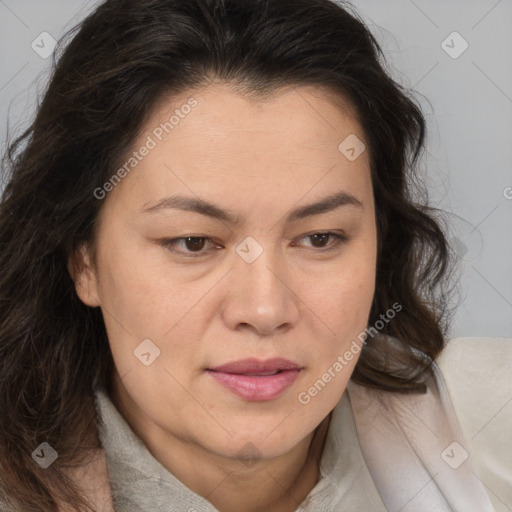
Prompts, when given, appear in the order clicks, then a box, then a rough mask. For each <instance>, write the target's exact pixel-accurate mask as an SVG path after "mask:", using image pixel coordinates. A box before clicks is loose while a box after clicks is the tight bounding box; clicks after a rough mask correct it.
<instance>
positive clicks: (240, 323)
mask: <svg viewBox="0 0 512 512" xmlns="http://www.w3.org/2000/svg"><path fill="white" fill-rule="evenodd" d="M280 257H281V258H282V256H279V255H275V254H273V253H272V252H271V251H270V249H268V250H267V249H265V250H263V252H262V253H261V255H260V256H259V257H257V258H256V259H255V260H254V261H252V262H251V263H248V262H247V261H245V260H244V259H243V258H242V257H239V256H238V255H235V258H234V267H233V268H232V270H231V272H230V283H229V286H228V292H227V296H226V298H225V302H224V307H223V313H222V314H223V318H224V322H225V323H226V325H227V326H228V327H229V328H230V329H231V330H239V331H240V330H243V329H246V330H253V331H254V332H255V333H256V334H258V335H260V336H269V335H274V334H277V333H278V332H279V333H282V332H284V331H286V330H288V329H291V328H292V327H293V326H295V325H296V323H297V321H298V318H299V308H298V303H299V302H300V301H299V298H298V297H297V295H296V294H295V293H294V291H293V284H294V280H293V278H292V276H291V273H290V272H289V271H288V272H287V271H286V270H283V268H286V265H285V264H284V263H285V262H284V261H279V258H280ZM288 268H289V266H288Z"/></svg>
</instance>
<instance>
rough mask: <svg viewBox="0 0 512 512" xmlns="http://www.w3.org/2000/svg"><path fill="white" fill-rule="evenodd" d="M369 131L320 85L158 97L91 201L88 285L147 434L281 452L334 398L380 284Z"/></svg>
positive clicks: (221, 451)
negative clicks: (93, 252)
mask: <svg viewBox="0 0 512 512" xmlns="http://www.w3.org/2000/svg"><path fill="white" fill-rule="evenodd" d="M171 116H174V117H171ZM165 123H167V124H165ZM347 137H348V139H347ZM356 137H357V139H356ZM345 139H346V140H345ZM363 141H364V134H363V132H362V129H361V127H360V125H359V124H358V122H357V121H356V119H355V117H354V115H353V112H352V110H351V108H350V106H349V105H348V104H347V105H346V109H345V110H340V109H339V108H338V107H336V106H335V105H334V104H333V103H331V102H330V101H329V99H328V97H327V96H326V95H325V96H324V94H323V92H322V89H320V88H311V87H299V88H288V89H284V90H281V91H280V92H279V93H277V94H275V95H274V96H272V98H271V99H269V100H266V101H263V102H252V101H249V100H247V99H244V97H242V96H240V95H238V94H236V93H234V92H232V91H231V90H230V89H228V87H227V86H226V84H221V83H216V84H212V85H210V86H208V87H205V88H202V89H197V90H194V91H193V92H190V93H188V94H183V95H181V96H178V97H176V96H174V97H173V98H172V101H171V100H170V99H168V101H167V102H160V103H159V105H158V106H157V108H156V109H155V110H154V112H153V114H152V116H151V118H150V119H149V121H148V122H147V124H146V125H145V126H144V129H143V130H142V131H141V134H140V136H139V138H138V139H137V141H136V142H135V143H134V145H133V148H132V151H131V152H130V154H129V155H127V157H126V161H125V162H123V163H122V164H121V166H120V167H122V166H123V165H124V164H125V163H126V165H124V172H123V171H122V170H121V171H119V172H118V173H117V175H116V177H113V179H112V180H111V182H110V183H107V185H106V186H105V187H104V189H103V190H102V191H99V190H98V191H97V192H96V193H95V194H97V196H98V197H99V199H98V200H101V201H103V202H104V204H103V206H102V211H101V216H100V223H99V229H98V233H97V236H98V238H97V266H96V268H92V267H89V269H87V267H86V268H84V269H83V270H81V271H80V274H78V278H77V279H76V287H77V292H78V294H79V296H80V297H81V299H82V300H83V301H84V302H85V303H86V304H88V305H90V306H100V307H101V310H102V312H103V316H104V320H105V324H106V328H107V333H108V337H109V341H110V347H111V350H112V354H113V358H114V362H115V370H116V371H115V374H114V376H113V377H114V379H113V382H114V390H115V392H114V395H115V397H116V400H117V402H118V404H119V405H120V407H121V406H122V407H121V408H122V410H124V412H125V416H128V417H131V419H132V420H133V422H135V423H137V424H138V425H142V426H144V429H145V430H144V432H145V435H146V436H157V437H158V436H160V438H163V437H167V438H169V439H171V438H172V439H179V440H180V441H181V442H183V443H188V444H190V445H194V446H195V447H196V448H197V447H200V448H203V449H206V450H208V451H209V452H210V453H215V454H217V455H220V456H225V457H237V456H239V455H240V454H243V455H244V456H247V452H251V453H252V454H253V455H254V454H257V456H258V457H274V456H278V455H280V454H284V453H286V452H288V451H289V450H290V449H291V448H292V447H293V446H295V445H297V444H298V443H299V442H300V441H301V440H303V439H304V438H305V437H306V436H307V435H308V434H309V433H311V432H312V430H313V429H314V428H315V427H316V426H317V425H318V424H319V423H320V422H321V421H322V419H324V418H325V417H326V415H327V414H328V413H329V412H330V411H331V410H332V409H333V408H334V407H335V405H336V403H337V402H338V400H339V399H340V397H341V395H342V394H343V392H344V390H345V388H346V385H347V382H348V380H349V378H350V375H351V373H352V371H353V369H354V366H355V364H356V361H357V359H358V355H359V350H358V347H360V346H361V342H360V341H359V340H358V338H357V336H358V335H359V334H360V333H361V332H362V331H364V329H365V327H366V326H367V322H368V318H369V311H370V307H371V303H372V298H373V294H374V286H375V269H376V247H377V246H376V226H375V211H374V203H373V193H372V185H371V179H370V168H369V154H368V151H366V150H363V146H361V144H362V142H363ZM340 144H341V146H340ZM144 148H145V149H144ZM361 151H362V152H361ZM134 152H135V153H134ZM130 158H131V160H130ZM116 171H117V170H116ZM120 178H122V179H120ZM113 184H114V185H113ZM105 192H106V193H105ZM103 196H105V197H104V198H102V197H103ZM327 199H330V201H326V200H327ZM164 200H165V202H164ZM315 205H316V206H315ZM315 233H317V234H316V236H315ZM329 233H330V235H329ZM337 236H341V237H345V238H346V240H343V239H341V238H340V239H338V238H337ZM187 237H192V238H190V239H187ZM172 239H175V241H174V242H171V240H172ZM85 261H86V262H88V263H89V265H90V260H88V255H87V254H86V253H85ZM347 351H351V352H352V354H355V355H354V356H353V357H352V358H351V359H349V358H348V357H344V354H345V353H346V352H347ZM341 361H343V362H341ZM225 365H228V366H225ZM221 367H223V368H221ZM214 369H216V370H214ZM276 372H279V373H277V374H276ZM272 374H274V375H272Z"/></svg>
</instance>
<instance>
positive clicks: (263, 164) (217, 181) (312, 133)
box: [114, 83, 369, 209]
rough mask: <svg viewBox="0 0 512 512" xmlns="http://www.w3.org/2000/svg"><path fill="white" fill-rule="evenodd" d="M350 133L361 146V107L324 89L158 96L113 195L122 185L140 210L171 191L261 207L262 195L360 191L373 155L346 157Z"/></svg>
mask: <svg viewBox="0 0 512 512" xmlns="http://www.w3.org/2000/svg"><path fill="white" fill-rule="evenodd" d="M350 137H356V138H357V140H359V141H360V142H361V144H364V134H363V132H362V129H361V126H360V125H359V123H358V121H357V117H356V115H355V110H354V109H353V108H352V106H351V105H350V104H349V103H348V102H346V101H345V100H344V99H343V98H341V97H339V96H335V95H334V94H332V93H330V92H329V91H328V90H326V89H323V88H320V87H312V86H302V87H287V88H284V89H281V90H279V91H276V92H275V93H273V94H271V95H269V96H267V97H265V98H249V97H248V96H246V95H242V94H240V93H238V92H236V91H235V90H233V87H231V86H230V85H229V84H225V83H214V84H212V85H209V86H207V87H204V88H199V89H195V90H190V91H187V92H185V93H182V94H180V95H172V96H171V95H169V96H167V97H165V96H163V97H162V98H160V99H159V101H158V102H157V103H156V104H155V106H154V108H153V110H152V112H151V115H150V116H149V117H148V119H147V121H146V122H145V123H144V125H143V127H142V129H141V131H140V134H139V136H138V137H137V139H136V140H135V141H134V143H133V144H132V147H131V148H130V151H129V152H128V153H127V154H126V155H125V157H124V163H125V164H126V162H128V161H129V159H130V158H131V159H132V160H134V159H136V160H137V162H134V161H132V162H131V163H132V164H136V165H135V166H134V167H133V168H132V169H130V172H129V173H125V174H126V177H125V178H123V180H122V181H123V182H122V183H121V184H120V185H121V186H116V190H114V195H115V194H117V195H119V194H121V190H120V189H123V190H122V195H124V196H127V195H128V196H129V197H130V198H131V201H130V202H132V203H136V204H137V205H138V207H139V209H141V208H142V207H143V206H144V205H147V204H148V201H153V200H156V199H159V198H160V197H163V196H164V195H165V194H164V192H168V193H169V195H170V194H171V193H176V192H178V191H179V192H187V193H188V194H189V195H196V196H208V197H212V196H214V197H224V198H226V197H229V193H230V192H233V193H237V194H238V195H239V196H240V195H243V196H245V197H246V198H249V197H251V201H254V200H257V199H258V197H259V199H263V197H261V192H262V191H263V190H264V191H265V192H264V193H265V194H266V197H268V198H270V196H273V197H274V199H276V200H278V198H279V197H281V198H282V197H286V196H289V197H290V198H293V197H295V198H296V199H298V198H299V197H300V196H302V195H304V193H305V192H306V191H307V190H306V188H307V189H313V188H314V187H320V188H322V190H323V192H324V193H325V192H326V191H327V192H333V187H336V188H337V189H340V188H346V187H349V188H350V187H352V188H359V189H361V188H364V187H367V186H368V185H369V181H368V180H369V158H368V154H367V153H368V152H367V151H363V152H362V153H361V155H360V156H359V157H358V158H357V159H355V160H353V161H351V160H350V159H348V158H347V157H346V155H344V154H343V153H342V151H341V149H340V145H342V143H343V141H345V140H347V138H350ZM350 140H352V139H350ZM144 147H146V148H148V147H149V148H150V149H149V150H148V149H146V150H145V151H142V150H143V148H144ZM134 152H138V153H142V152H144V154H145V156H142V157H141V155H140V154H139V155H137V156H134V155H133V153H134ZM130 155H131V156H130ZM121 165H122V163H121ZM251 192H252V195H251ZM226 194H228V196H226ZM258 194H260V196H258V197H254V196H255V195H258ZM324 195H325V194H324Z"/></svg>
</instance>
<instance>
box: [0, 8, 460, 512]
mask: <svg viewBox="0 0 512 512" xmlns="http://www.w3.org/2000/svg"><path fill="white" fill-rule="evenodd" d="M68 40H69V42H68V43H66V45H65V44H64V41H68ZM217 78H220V79H222V80H226V81H228V82H230V83H232V84H234V86H236V90H238V91H239V92H240V93H245V94H247V95H253V96H254V97H263V96H264V95H269V94H272V93H273V92H275V91H276V90H278V89H279V88H280V87H282V86H288V85H317V86H322V87H324V88H325V89H326V90H329V91H331V92H332V93H334V94H335V95H337V97H339V98H345V99H348V100H349V102H350V103H351V104H352V105H353V106H354V107H355V109H356V112H357V115H358V119H359V122H360V124H361V126H362V128H363V130H364V134H365V138H366V142H367V147H368V150H369V152H370V160H371V176H372V184H373V191H374V198H375V205H376V220H377V227H378V263H377V267H378V268H377V280H376V292H375V296H374V300H373V305H372V308H371V312H370V322H369V323H370V325H374V324H375V323H376V322H377V321H378V320H379V315H382V314H383V313H385V312H386V311H387V310H390V309H392V305H393V304H394V303H399V304H400V305H402V310H401V311H400V313H398V314H397V315H396V317H395V318H394V319H393V320H392V321H390V322H388V323H386V324H385V326H384V327H383V329H382V330H381V333H380V334H382V335H384V336H375V337H374V336H371V337H369V338H367V340H366V344H365V346H364V348H363V351H362V354H361V357H360V359H359V361H358V364H357V366H356V368H355V371H354V373H353V375H352V379H353V380H354V381H356V382H358V383H361V384H363V385H367V386H374V387H379V388H382V389H385V390H390V391H397V392H398V391H422V390H423V385H422V382H421V380H422V379H421V377H422V374H423V372H424V371H425V370H426V369H427V368H428V367H429V364H430V361H431V360H432V359H433V358H435V357H436V355H437V354H438V353H439V352H440V350H441V349H442V347H443V345H444V342H445V336H447V332H448V325H449V321H448V318H449V316H450V314H449V308H448V305H449V301H448V297H449V293H448V291H447V289H446V286H445V285H446V282H447V279H446V277H447V275H448V274H447V273H448V271H449V268H450V265H449V262H450V252H449V250H448V245H447V242H446V239H445V236H444V234H443V230H442V229H441V227H440V221H441V217H440V216H439V213H441V212H439V211H438V210H436V209H435V208H431V207H429V206H427V202H428V201H427V199H428V198H427V194H426V191H425V190H424V187H423V186H422V183H421V180H420V179H419V178H418V173H417V172H415V171H414V169H415V168H416V167H417V165H418V160H419V155H420V154H421V152H422V149H423V146H424V137H425V120H424V117H423V115H422V113H421V110H420V108H419V107H418V106H417V104H416V102H415V100H413V99H412V97H411V96H410V95H409V93H408V92H407V91H406V90H405V89H404V88H403V87H402V86H401V85H399V84H398V83H396V82H395V81H394V80H393V79H392V78H391V77H390V74H389V73H388V71H386V66H385V59H384V56H383V55H382V50H381V49H380V47H379V45H378V43H377V41H376V40H375V39H374V37H373V36H372V34H371V33H370V32H369V30H368V29H367V28H366V27H365V25H364V24H363V22H362V21H361V20H360V19H359V17H358V15H357V13H356V12H355V11H354V10H353V8H352V6H351V5H350V4H348V3H342V2H338V3H335V2H333V1H331V0H244V1H240V0H107V1H106V2H104V3H102V4H101V5H99V6H98V7H97V9H96V10H95V11H94V12H93V13H92V14H90V15H89V16H88V17H87V18H86V19H85V20H83V21H82V22H81V23H80V24H79V25H78V26H77V27H75V28H74V29H72V30H71V31H69V32H68V33H67V34H66V36H65V37H64V38H63V39H62V40H61V41H60V43H59V45H58V47H57V51H56V54H54V60H53V74H52V78H51V80H50V82H49V85H48V88H47V90H46V92H45V94H44V97H43V99H42V102H41V103H40V105H39V107H38V111H37V114H36V117H35V120H34V121H33V123H32V124H31V126H30V127H29V128H28V129H27V130H26V131H25V132H24V133H22V134H21V135H20V136H19V137H18V138H17V139H16V140H14V141H13V142H12V144H11V145H10V146H9V149H8V151H7V153H6V155H5V157H4V159H3V163H2V178H3V180H4V183H5V189H4V192H3V196H2V201H1V204H0V268H1V269H2V273H1V276H0V360H1V363H0V364H1V367H0V396H1V400H2V402H1V406H2V414H1V415H0V487H1V489H2V493H3V494H4V496H5V499H6V500H7V501H8V502H9V504H10V505H11V506H12V507H13V510H23V511H26V512H28V511H38V512H40V511H48V512H49V511H55V510H57V508H56V503H55V500H54V498H53V496H55V495H57V494H58V495H60V496H62V499H64V500H66V501H67V502H69V503H70V504H71V505H72V506H73V507H74V509H75V510H91V508H87V507H85V504H86V503H85V501H82V500H81V497H80V496H81V495H80V489H78V488H77V487H75V486H74V484H73V482H72V481H70V480H69V479H68V478H67V476H66V471H67V469H69V468H72V467H75V466H80V465H81V464H82V463H84V461H85V460H86V459H87V454H88V453H89V449H90V448H94V447H96V448H97V447H99V440H98V436H97V419H96V411H95V409H94V402H93V393H94V390H95V389H96V388H97V387H104V388H106V389H109V377H110V375H111V373H112V369H113V361H112V356H111V354H110V349H109V344H108V338H107V335H106V331H105V326H104V322H103V318H102V314H101V310H100V309H99V308H89V307H87V306H85V305H84V304H83V303H82V302H81V301H80V299H79V298H78V296H77V294H76V292H75V288H74V283H73V281H72V279H71V276H70V273H69V271H68V269H67V261H68V257H69V256H70V255H71V254H73V252H74V251H75V249H76V248H77V246H78V244H79V243H81V242H87V243H90V244H91V245H93V242H94V234H95V223H96V221H97V219H98V213H99V211H100V209H101V207H102V204H103V201H101V200H98V199H97V198H96V196H95V194H94V190H95V189H97V188H98V187H102V185H103V184H104V183H105V182H106V181H107V180H108V179H109V178H110V177H111V176H112V174H113V172H114V171H115V170H116V169H117V167H116V165H117V162H119V161H120V159H121V158H122V156H123V154H124V153H125V152H126V151H127V150H128V149H129V148H130V144H131V143H132V142H133V141H134V139H135V137H136V136H137V134H138V132H139V130H140V129H141V126H143V123H144V121H145V119H147V116H148V115H149V114H150V113H151V111H152V108H153V107H154V106H155V104H156V102H157V101H158V99H159V98H162V97H163V95H164V94H173V93H176V94H178V93H182V92H183V91H186V90H187V89H190V88H193V87H198V86H202V85H207V84H208V83H210V81H211V80H213V79H217ZM340 142H341V140H340ZM386 340H393V342H392V343H390V342H389V343H388V341H386ZM43 441H46V442H48V443H49V444H50V445H51V446H52V447H54V448H55V450H56V451H57V452H58V454H59V456H58V458H57V460H56V461H55V462H54V463H53V464H52V465H51V466H50V467H49V468H48V469H45V470H44V469H41V468H39V466H38V465H37V464H35V463H34V461H33V460H32V458H31V453H32V452H33V450H34V449H35V448H36V447H37V446H38V445H39V444H40V443H41V442H43Z"/></svg>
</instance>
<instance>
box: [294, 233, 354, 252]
mask: <svg viewBox="0 0 512 512" xmlns="http://www.w3.org/2000/svg"><path fill="white" fill-rule="evenodd" d="M305 238H309V239H310V240H311V242H312V245H311V247H313V248H315V249H317V252H328V251H331V250H335V249H338V247H339V246H340V245H341V244H342V243H343V242H347V241H348V237H346V236H344V235H340V234H338V233H332V232H318V233H311V234H309V235H305V236H303V237H302V239H305ZM331 238H334V239H335V242H334V243H331V244H327V242H328V241H329V239H331Z"/></svg>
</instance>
